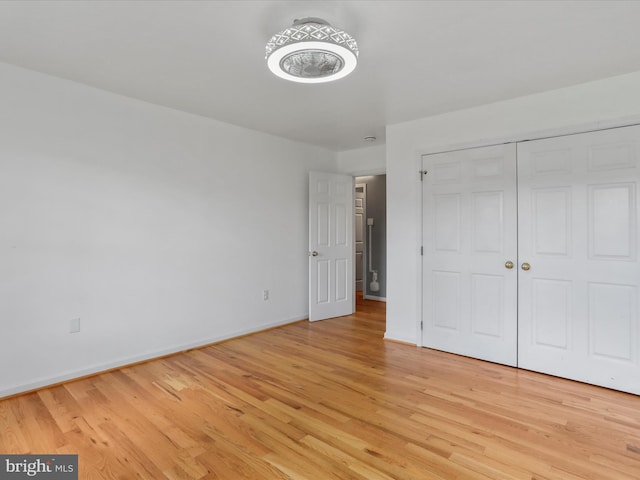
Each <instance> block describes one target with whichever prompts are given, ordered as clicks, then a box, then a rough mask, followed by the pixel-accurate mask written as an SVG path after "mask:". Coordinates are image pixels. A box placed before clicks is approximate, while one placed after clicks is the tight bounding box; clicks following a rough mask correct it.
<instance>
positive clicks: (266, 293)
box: [262, 290, 269, 301]
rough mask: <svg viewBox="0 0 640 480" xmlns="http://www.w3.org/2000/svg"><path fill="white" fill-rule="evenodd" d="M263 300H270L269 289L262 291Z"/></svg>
mask: <svg viewBox="0 0 640 480" xmlns="http://www.w3.org/2000/svg"><path fill="white" fill-rule="evenodd" d="M262 300H265V301H266V300H269V290H263V291H262Z"/></svg>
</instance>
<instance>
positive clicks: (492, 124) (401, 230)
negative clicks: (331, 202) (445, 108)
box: [386, 72, 640, 343]
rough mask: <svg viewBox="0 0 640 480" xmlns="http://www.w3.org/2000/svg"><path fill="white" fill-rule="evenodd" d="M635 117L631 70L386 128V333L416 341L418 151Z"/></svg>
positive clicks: (638, 87)
mask: <svg viewBox="0 0 640 480" xmlns="http://www.w3.org/2000/svg"><path fill="white" fill-rule="evenodd" d="M639 121H640V72H637V73H633V74H628V75H623V76H619V77H614V78H610V79H605V80H602V81H597V82H592V83H588V84H583V85H579V86H575V87H571V88H564V89H560V90H554V91H550V92H545V93H541V94H537V95H531V96H527V97H522V98H517V99H514V100H509V101H505V102H499V103H494V104H491V105H485V106H481V107H477V108H472V109H468V110H463V111H457V112H452V113H448V114H444V115H438V116H435V117H430V118H424V119H420V120H416V121H413V122H407V123H402V124H397V125H390V126H388V127H387V146H386V156H387V161H386V167H387V225H388V231H387V265H388V283H387V332H386V337H387V338H391V339H395V340H400V341H406V342H410V343H417V340H418V336H417V332H418V329H417V328H416V327H417V322H418V321H419V312H420V308H421V307H420V292H419V284H420V261H421V259H420V256H419V253H418V252H419V248H420V229H421V223H420V188H421V187H420V182H419V175H418V170H419V163H418V162H419V159H420V155H421V154H422V153H433V152H436V151H439V150H446V149H448V148H451V147H454V146H457V147H459V146H472V145H473V146H479V145H485V144H492V143H499V142H504V141H516V140H524V139H527V138H531V137H535V136H544V135H547V134H556V133H568V132H570V131H580V130H587V129H595V128H598V127H608V126H612V125H620V124H625V123H636V122H639Z"/></svg>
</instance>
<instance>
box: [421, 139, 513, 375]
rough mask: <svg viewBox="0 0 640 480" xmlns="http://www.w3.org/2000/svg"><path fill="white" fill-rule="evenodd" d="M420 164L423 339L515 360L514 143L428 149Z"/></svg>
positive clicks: (462, 350) (468, 352) (487, 356)
mask: <svg viewBox="0 0 640 480" xmlns="http://www.w3.org/2000/svg"><path fill="white" fill-rule="evenodd" d="M423 168H424V170H427V172H428V173H427V174H426V175H425V176H424V180H423V214H424V218H423V225H424V230H423V241H424V255H423V288H424V291H423V302H424V309H423V322H422V323H423V338H422V340H423V345H424V346H426V347H430V348H435V349H439V350H444V351H447V352H452V353H457V354H461V355H467V356H471V357H475V358H480V359H483V360H489V361H492V362H497V363H502V364H506V365H515V364H516V361H517V271H516V269H515V268H512V269H508V268H506V267H505V262H507V261H512V262H514V263H515V262H516V250H517V248H516V190H515V179H516V174H515V145H513V144H511V145H499V146H494V147H485V148H477V149H469V150H461V151H456V152H448V153H442V154H435V155H425V156H424V157H423Z"/></svg>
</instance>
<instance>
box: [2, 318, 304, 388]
mask: <svg viewBox="0 0 640 480" xmlns="http://www.w3.org/2000/svg"><path fill="white" fill-rule="evenodd" d="M307 318H309V316H308V315H305V316H303V317H295V318H289V319H287V320H283V321H279V322H272V323H267V324H263V325H260V326H257V327H255V328H249V329H244V330H237V331H235V332H231V333H229V334H227V335H221V336H219V337H212V338H207V339H204V340H201V341H198V342H192V343H185V344H181V345H175V346H172V347H168V348H164V349H162V350H154V351H152V352H146V353H142V354H140V355H134V356H131V357H125V358H121V359H118V360H114V361H113V362H107V363H101V364H96V365H91V366H90V367H85V368H81V369H77V370H70V371H68V372H65V373H61V374H60V375H54V376H50V377H42V378H39V379H37V380H34V381H31V382H27V383H23V384H20V385H14V386H10V387H6V388H3V389H0V399H1V398H3V397H8V396H10V395H16V394H19V393H25V392H30V391H33V390H37V389H40V388H45V387H48V386H51V385H57V384H59V383H63V382H67V381H70V380H74V379H78V378H82V377H87V376H91V375H95V374H98V373H101V372H106V371H109V370H113V369H115V368H123V367H126V366H127V365H133V364H136V363H140V362H146V361H149V360H153V359H155V358H161V357H165V356H167V355H173V354H176V353H180V352H184V351H187V350H192V349H194V348H202V347H205V346H207V345H211V344H215V343H219V342H222V341H224V340H230V339H232V338H237V337H241V336H243V335H248V334H251V333H258V332H261V331H264V330H269V329H271V328H274V327H280V326H283V325H288V324H289V323H295V322H299V321H300V320H306V319H307Z"/></svg>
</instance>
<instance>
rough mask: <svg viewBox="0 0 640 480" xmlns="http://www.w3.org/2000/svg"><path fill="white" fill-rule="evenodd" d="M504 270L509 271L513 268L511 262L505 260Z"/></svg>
mask: <svg viewBox="0 0 640 480" xmlns="http://www.w3.org/2000/svg"><path fill="white" fill-rule="evenodd" d="M504 268H506V269H509V270H511V269H512V268H513V262H512V261H511V260H507V261H506V262H505V264H504Z"/></svg>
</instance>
